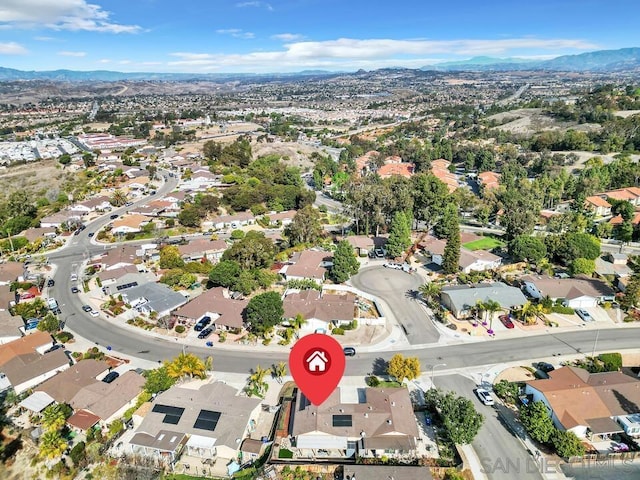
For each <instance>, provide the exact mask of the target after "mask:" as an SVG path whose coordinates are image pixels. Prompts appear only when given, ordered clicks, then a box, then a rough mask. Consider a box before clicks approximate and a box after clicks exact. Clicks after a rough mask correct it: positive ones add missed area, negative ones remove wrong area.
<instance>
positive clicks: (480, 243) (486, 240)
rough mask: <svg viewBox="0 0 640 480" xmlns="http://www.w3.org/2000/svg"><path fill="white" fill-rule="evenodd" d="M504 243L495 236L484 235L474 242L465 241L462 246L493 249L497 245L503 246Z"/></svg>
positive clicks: (470, 248)
mask: <svg viewBox="0 0 640 480" xmlns="http://www.w3.org/2000/svg"><path fill="white" fill-rule="evenodd" d="M504 244H505V243H504V242H502V241H500V240H498V239H496V238H493V237H482V238H480V239H478V240H474V241H473V242H469V243H465V244H464V245H462V246H463V247H464V248H466V249H468V250H491V249H492V248H495V247H502V246H504Z"/></svg>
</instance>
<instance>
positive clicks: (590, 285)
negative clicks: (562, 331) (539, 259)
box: [522, 275, 615, 308]
mask: <svg viewBox="0 0 640 480" xmlns="http://www.w3.org/2000/svg"><path fill="white" fill-rule="evenodd" d="M522 286H523V290H524V291H525V292H526V293H527V294H528V295H529V296H531V297H533V298H535V299H538V300H539V299H541V298H544V297H549V298H550V299H552V300H554V301H555V300H558V299H559V300H562V301H563V303H564V305H566V306H567V307H571V308H589V307H595V306H597V305H598V302H601V301H604V300H613V297H614V293H615V292H614V291H613V289H612V288H611V287H610V286H609V285H607V284H606V283H605V282H603V281H602V280H599V279H597V278H590V277H587V276H585V275H579V276H577V277H575V278H555V277H549V276H547V275H528V276H525V277H523V278H522Z"/></svg>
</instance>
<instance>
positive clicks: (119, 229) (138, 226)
mask: <svg viewBox="0 0 640 480" xmlns="http://www.w3.org/2000/svg"><path fill="white" fill-rule="evenodd" d="M151 221H152V218H150V217H147V216H145V215H139V214H135V213H134V214H132V215H126V216H125V217H123V218H120V219H118V220H114V221H113V224H112V225H113V228H112V229H111V233H112V234H113V235H118V234H126V233H137V232H140V231H141V230H142V227H144V226H145V225H146V224H148V223H149V222H151Z"/></svg>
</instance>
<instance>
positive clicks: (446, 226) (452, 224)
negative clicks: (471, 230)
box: [433, 202, 460, 239]
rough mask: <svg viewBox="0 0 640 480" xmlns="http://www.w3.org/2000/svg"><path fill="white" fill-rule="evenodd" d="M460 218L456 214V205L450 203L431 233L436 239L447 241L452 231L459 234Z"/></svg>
mask: <svg viewBox="0 0 640 480" xmlns="http://www.w3.org/2000/svg"><path fill="white" fill-rule="evenodd" d="M459 229H460V217H459V214H458V205H457V204H456V203H453V202H450V203H448V204H447V206H446V207H445V208H444V213H443V215H442V217H441V218H440V220H439V221H438V223H437V224H436V226H435V227H434V229H433V231H434V233H435V235H436V237H438V238H443V239H449V238H451V236H452V235H453V232H454V231H456V230H457V231H458V233H459V232H460V230H459Z"/></svg>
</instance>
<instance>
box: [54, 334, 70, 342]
mask: <svg viewBox="0 0 640 480" xmlns="http://www.w3.org/2000/svg"><path fill="white" fill-rule="evenodd" d="M55 337H56V340H58V341H59V342H60V343H67V342H68V341H69V340H71V339H72V338H73V333H71V332H60V333H57V334H56V335H55Z"/></svg>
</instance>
